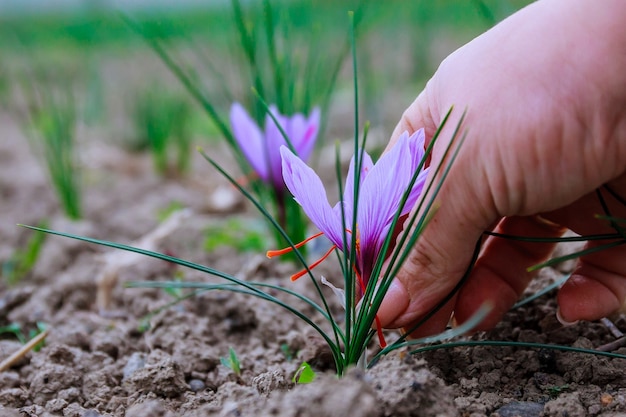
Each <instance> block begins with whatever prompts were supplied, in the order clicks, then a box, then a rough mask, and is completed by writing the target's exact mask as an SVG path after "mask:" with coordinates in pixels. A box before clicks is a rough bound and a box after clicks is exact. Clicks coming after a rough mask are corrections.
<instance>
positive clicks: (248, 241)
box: [204, 218, 267, 252]
mask: <svg viewBox="0 0 626 417" xmlns="http://www.w3.org/2000/svg"><path fill="white" fill-rule="evenodd" d="M264 232H265V230H264V228H262V227H259V228H256V229H255V228H254V225H253V224H249V222H245V223H244V220H242V219H237V218H232V219H228V220H227V221H226V222H225V223H222V224H218V225H213V226H209V227H207V228H206V230H205V234H206V237H205V239H204V249H205V250H206V251H207V252H213V251H214V250H215V249H217V248H218V247H223V246H227V247H232V248H234V249H235V250H237V251H238V252H262V251H263V250H265V249H267V242H266V240H267V238H266V237H265V233H264Z"/></svg>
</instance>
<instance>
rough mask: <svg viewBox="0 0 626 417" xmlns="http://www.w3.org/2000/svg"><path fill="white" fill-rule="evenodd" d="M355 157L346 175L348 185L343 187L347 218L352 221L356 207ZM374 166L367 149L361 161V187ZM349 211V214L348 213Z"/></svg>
mask: <svg viewBox="0 0 626 417" xmlns="http://www.w3.org/2000/svg"><path fill="white" fill-rule="evenodd" d="M354 165H355V160H354V157H352V159H351V160H350V166H349V168H348V175H347V176H346V185H345V186H344V187H343V201H344V204H345V206H346V208H345V211H346V220H349V222H350V223H352V209H353V207H354ZM373 166H374V162H372V157H371V156H369V154H368V153H367V152H365V151H363V160H362V161H361V175H360V176H359V188H360V187H361V185H362V184H363V181H364V180H365V177H367V175H368V174H369V172H370V171H371V170H372V167H373ZM348 213H349V214H348Z"/></svg>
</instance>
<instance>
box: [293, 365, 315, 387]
mask: <svg viewBox="0 0 626 417" xmlns="http://www.w3.org/2000/svg"><path fill="white" fill-rule="evenodd" d="M314 380H315V371H314V370H313V368H311V365H309V364H308V363H306V362H302V365H300V367H299V368H298V370H297V371H296V373H295V374H294V375H293V378H291V381H292V382H293V383H294V384H310V383H311V382H313V381H314Z"/></svg>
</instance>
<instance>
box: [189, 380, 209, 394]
mask: <svg viewBox="0 0 626 417" xmlns="http://www.w3.org/2000/svg"><path fill="white" fill-rule="evenodd" d="M205 387H206V385H205V384H204V382H203V381H201V380H199V379H192V380H190V381H189V388H190V389H191V390H192V391H193V392H199V391H202V390H203V389H204V388H205Z"/></svg>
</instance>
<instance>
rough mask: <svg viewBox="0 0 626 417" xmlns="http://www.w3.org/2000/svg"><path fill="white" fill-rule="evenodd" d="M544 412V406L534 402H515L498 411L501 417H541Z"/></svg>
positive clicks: (497, 413)
mask: <svg viewBox="0 0 626 417" xmlns="http://www.w3.org/2000/svg"><path fill="white" fill-rule="evenodd" d="M542 412H543V404H540V403H535V402H532V401H514V402H510V403H508V404H506V405H503V406H502V407H500V408H499V409H497V410H496V415H497V416H499V417H539V416H540V415H541V413H542Z"/></svg>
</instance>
